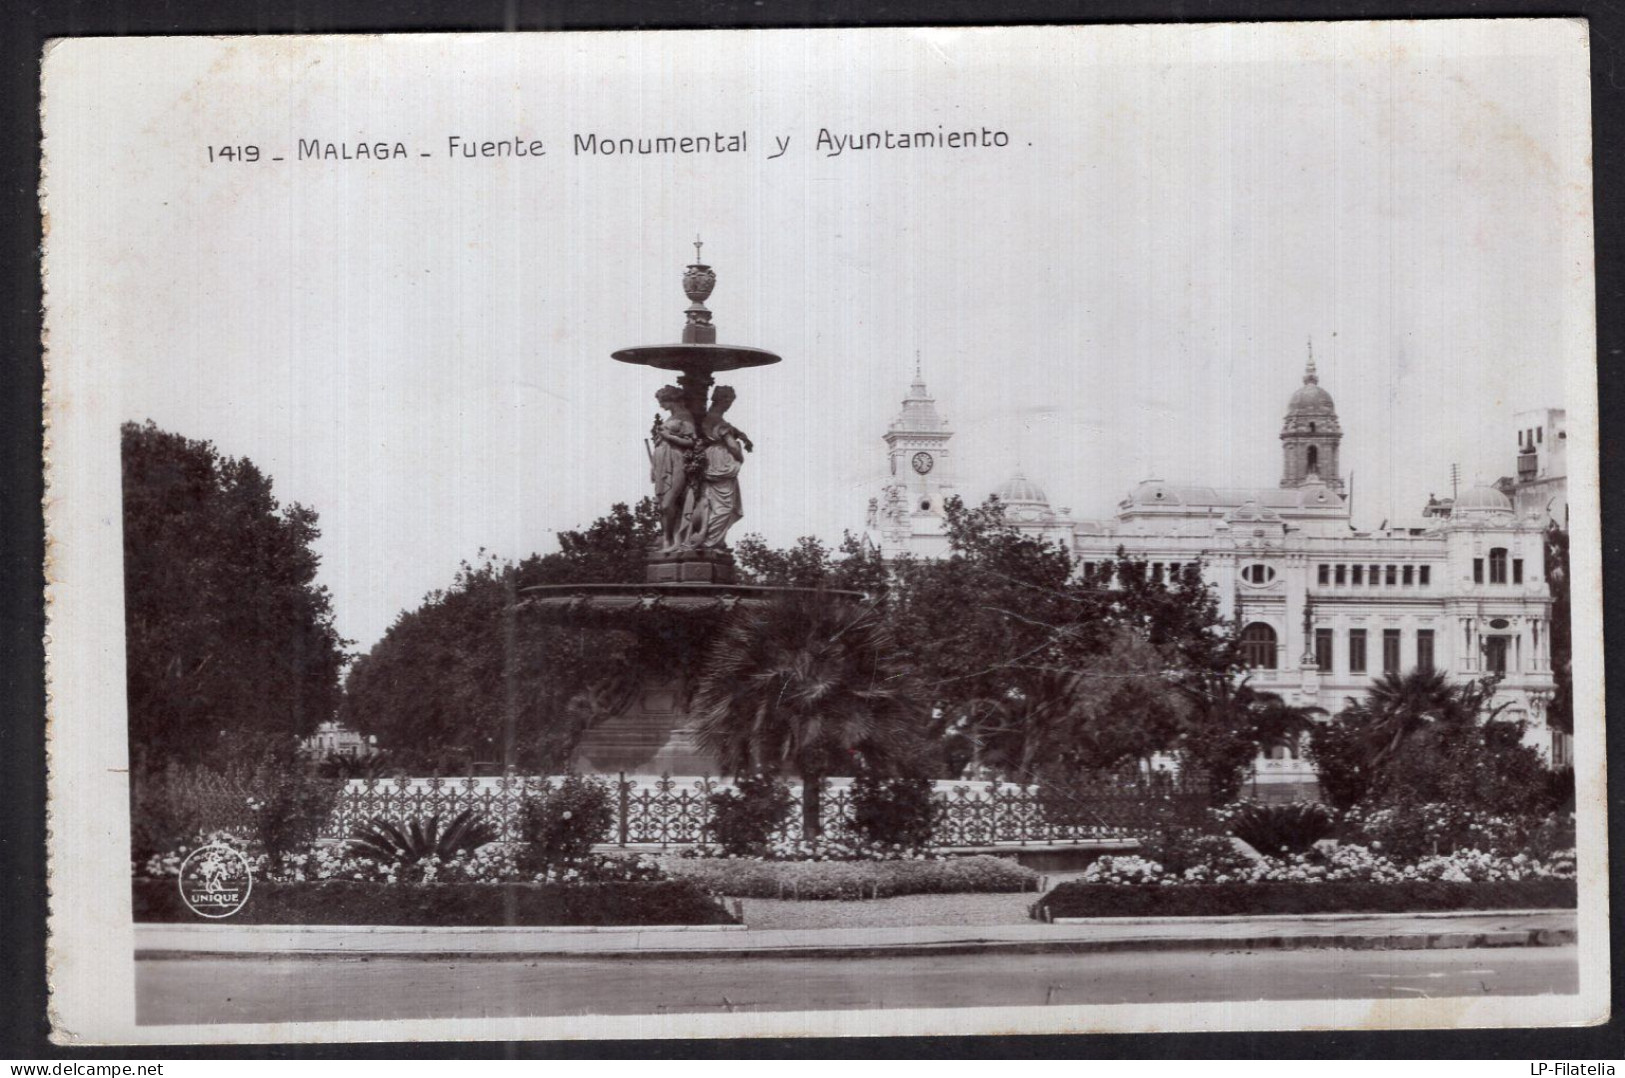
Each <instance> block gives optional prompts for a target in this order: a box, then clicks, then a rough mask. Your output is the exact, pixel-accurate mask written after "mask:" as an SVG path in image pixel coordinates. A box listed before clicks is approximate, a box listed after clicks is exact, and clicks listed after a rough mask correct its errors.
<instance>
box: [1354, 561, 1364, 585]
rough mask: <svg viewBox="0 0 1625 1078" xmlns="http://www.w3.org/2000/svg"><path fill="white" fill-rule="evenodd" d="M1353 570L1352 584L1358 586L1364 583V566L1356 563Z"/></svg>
mask: <svg viewBox="0 0 1625 1078" xmlns="http://www.w3.org/2000/svg"><path fill="white" fill-rule="evenodd" d="M1353 572H1354V586H1355V587H1359V586H1361V585H1362V584H1364V583H1365V566H1363V565H1356V566H1354V567H1353Z"/></svg>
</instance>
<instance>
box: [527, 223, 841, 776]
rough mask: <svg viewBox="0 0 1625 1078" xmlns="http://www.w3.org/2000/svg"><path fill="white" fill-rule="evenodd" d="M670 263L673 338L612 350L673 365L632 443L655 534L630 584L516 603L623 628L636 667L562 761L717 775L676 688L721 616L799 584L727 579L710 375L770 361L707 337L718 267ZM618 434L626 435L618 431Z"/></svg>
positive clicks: (631, 359)
mask: <svg viewBox="0 0 1625 1078" xmlns="http://www.w3.org/2000/svg"><path fill="white" fill-rule="evenodd" d="M700 251H701V244H700V242H699V241H696V242H695V244H694V262H693V263H692V264H690V265H689V266H688V267H687V269H686V270H685V271H684V273H683V292H684V294H685V295H686V296H687V297H688V300H689V304H688V308H687V310H686V311H685V312H684V325H683V332H682V338H681V340H680V341H679V342H677V343H674V344H656V345H644V346H639V347H635V348H623V349H621V350H620V351H618V352H616V353H614V356H613V358H614V359H617V360H619V361H620V362H622V363H630V364H635V365H638V366H643V367H653V368H655V369H656V370H663V371H673V372H675V373H676V374H677V375H678V377H677V380H676V384H675V385H666V386H662V387H660V388H659V389H658V390H657V391H656V393H655V400H656V401H657V402H658V404H659V406H660V411H661V413H664V414H657V415H656V416H655V420H654V423H653V425H652V426H651V428H650V430H649V436H648V439H647V441H646V442H645V443H644V448H645V452H646V453H647V455H648V459H649V471H650V479H651V481H652V484H653V487H654V499H655V504H656V507H657V508H658V510H659V513H660V535H659V536H658V538H657V539H656V541H655V543H654V545H653V546H651V547H650V549H649V551H648V554H647V557H646V559H645V569H644V581H643V583H641V584H615V583H604V584H570V585H556V586H542V587H533V588H527V589H525V591H524V593H523V595H524V599H523V609H524V610H525V611H526V612H527V613H529V614H530V615H532V616H536V617H540V618H542V619H544V620H546V621H549V622H551V623H554V624H558V625H565V626H571V627H577V628H591V629H617V630H622V631H626V632H631V633H633V634H635V635H636V636H637V637H638V638H639V640H640V642H642V643H643V644H645V645H647V646H646V647H644V648H642V649H640V654H641V661H640V663H639V668H638V669H635V670H633V671H630V674H631V676H630V677H629V679H628V684H629V686H630V689H629V691H627V692H626V693H624V694H623V696H622V697H621V698H620V699H619V700H618V701H617V703H616V704H615V706H613V707H611V708H610V709H608V713H607V714H605V715H603V716H602V717H600V718H599V719H598V720H597V721H595V722H593V724H592V725H591V726H590V727H589V728H588V729H587V731H586V732H585V734H584V735H583V736H582V739H581V741H580V744H579V746H578V747H577V749H576V752H575V755H574V757H573V759H572V761H571V763H572V769H573V770H576V771H579V772H585V773H595V772H596V773H607V774H613V773H617V772H625V773H627V774H643V775H659V774H670V775H713V776H715V775H718V773H719V769H718V767H717V763H716V761H715V760H714V759H712V758H711V757H710V756H709V755H708V754H707V753H705V752H704V751H703V750H702V749H701V748H700V746H699V745H698V744H697V742H696V740H695V736H694V717H693V715H692V714H691V713H690V710H689V694H690V691H691V689H692V687H693V682H694V679H695V677H696V675H697V673H698V671H699V669H700V666H701V664H702V663H703V662H704V660H705V655H706V649H707V648H708V647H709V645H710V642H711V641H712V639H713V638H714V637H715V636H716V633H717V630H718V629H720V628H721V627H722V626H723V625H724V624H726V623H727V620H728V619H729V618H730V617H733V616H736V615H738V614H739V613H740V612H741V611H743V610H748V609H749V608H751V607H753V606H758V605H760V604H764V603H770V602H773V601H774V600H775V599H777V598H779V597H781V596H785V595H789V594H792V593H796V592H800V591H804V590H806V589H798V588H775V587H764V586H757V585H748V584H740V583H738V573H737V569H736V566H735V563H734V558H733V554H732V553H731V552H730V551H729V549H728V546H727V542H726V539H727V534H728V531H729V529H731V528H732V527H733V526H734V525H735V524H736V523H738V522H739V520H740V517H741V516H742V514H743V501H742V499H741V496H740V487H739V473H740V469H741V467H742V466H743V465H744V462H745V458H746V455H747V454H748V453H751V452H752V451H753V450H754V449H755V446H754V443H753V442H752V441H751V439H750V437H749V436H748V435H747V434H746V433H745V432H744V431H742V430H740V429H739V428H738V427H735V426H734V425H733V424H732V423H731V422H729V420H728V419H727V412H728V410H729V408H730V407H731V406H732V405H733V403H734V400H735V398H736V394H735V392H734V390H733V388H732V387H731V386H726V385H717V384H716V377H715V376H716V375H717V374H720V373H722V372H725V371H737V370H744V369H746V368H750V367H764V366H768V365H770V364H774V363H778V362H779V360H780V357H779V356H777V355H775V354H774V353H772V352H768V351H765V350H763V349H760V348H748V347H744V346H741V345H724V344H718V343H717V329H716V326H715V325H713V324H712V322H711V312H710V310H709V309H708V308H707V307H706V305H705V301H706V300H707V299H709V298H710V296H711V292H712V290H713V289H714V288H715V287H716V282H717V275H716V273H715V272H713V271H712V269H711V267H710V266H707V265H706V264H705V263H704V262H703V261H702V260H701V257H700ZM628 444H629V445H630V444H635V443H631V442H630V440H629V442H628ZM824 594H825V595H826V596H827V597H828V598H829V599H831V600H832V601H850V600H855V599H861V598H862V596H861V595H860V594H858V593H856V592H825V593H824Z"/></svg>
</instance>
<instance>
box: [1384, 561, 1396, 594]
mask: <svg viewBox="0 0 1625 1078" xmlns="http://www.w3.org/2000/svg"><path fill="white" fill-rule="evenodd" d="M1382 582H1383V583H1384V584H1387V585H1388V586H1389V587H1390V588H1391V587H1393V586H1394V585H1395V584H1397V583H1399V571H1398V567H1397V566H1393V565H1390V566H1389V567H1388V572H1387V574H1386V575H1385V576H1384V577H1383V580H1382Z"/></svg>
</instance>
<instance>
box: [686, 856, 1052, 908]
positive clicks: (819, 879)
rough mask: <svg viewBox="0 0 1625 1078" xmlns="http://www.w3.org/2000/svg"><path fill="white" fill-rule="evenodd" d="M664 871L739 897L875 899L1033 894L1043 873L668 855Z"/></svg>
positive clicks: (976, 862) (1005, 865)
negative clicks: (901, 896) (1039, 875)
mask: <svg viewBox="0 0 1625 1078" xmlns="http://www.w3.org/2000/svg"><path fill="white" fill-rule="evenodd" d="M662 867H663V868H664V869H665V870H666V873H667V874H668V875H670V876H672V877H674V878H677V879H682V880H691V881H693V882H694V883H696V884H699V885H700V886H701V887H703V888H705V889H706V890H708V891H710V892H711V893H713V894H719V895H730V896H735V897H740V898H781V899H817V900H826V899H848V900H850V899H864V898H868V899H873V898H889V897H892V896H896V895H918V894H958V893H967V892H969V893H981V894H989V893H993V894H998V893H1009V892H1029V891H1036V890H1037V889H1038V880H1039V877H1038V873H1036V872H1034V871H1033V870H1032V869H1030V868H1024V867H1022V866H1021V865H1018V864H1016V863H1015V862H1014V861H1011V860H1007V859H1005V858H1002V857H991V856H986V855H978V856H974V857H950V858H945V859H943V860H940V861H763V860H760V859H757V858H739V857H695V858H687V857H668V858H666V859H665V860H664V862H663V864H662Z"/></svg>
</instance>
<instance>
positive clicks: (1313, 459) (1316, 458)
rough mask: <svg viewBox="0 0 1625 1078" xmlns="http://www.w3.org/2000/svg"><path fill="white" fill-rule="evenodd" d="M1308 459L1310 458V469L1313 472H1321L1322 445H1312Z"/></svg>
mask: <svg viewBox="0 0 1625 1078" xmlns="http://www.w3.org/2000/svg"><path fill="white" fill-rule="evenodd" d="M1308 460H1309V470H1310V471H1311V472H1319V471H1320V447H1319V446H1317V445H1312V446H1310V447H1309V457H1308Z"/></svg>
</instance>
